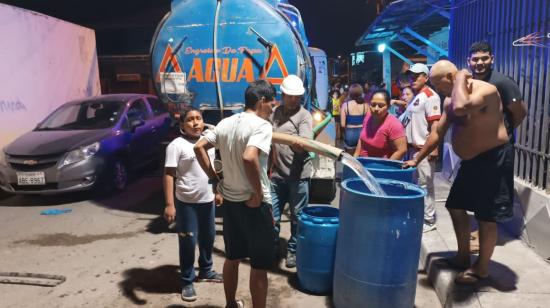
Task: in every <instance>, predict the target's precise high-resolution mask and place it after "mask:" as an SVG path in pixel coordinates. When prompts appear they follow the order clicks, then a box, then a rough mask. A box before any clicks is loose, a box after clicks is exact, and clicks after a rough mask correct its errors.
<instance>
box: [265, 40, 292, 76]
mask: <svg viewBox="0 0 550 308" xmlns="http://www.w3.org/2000/svg"><path fill="white" fill-rule="evenodd" d="M275 62H277V64H278V65H279V68H280V69H281V72H282V73H283V77H268V76H269V71H271V68H272V67H273V64H274V63H275ZM286 76H288V70H287V68H286V64H285V61H284V60H283V57H282V56H281V52H280V51H279V47H277V45H273V48H272V49H271V54H270V56H269V59H268V60H267V64H266V65H265V69H264V70H263V72H262V74H261V75H260V79H266V80H267V81H269V82H271V83H272V84H274V85H280V84H281V83H282V82H283V79H284V78H285V77H286Z"/></svg>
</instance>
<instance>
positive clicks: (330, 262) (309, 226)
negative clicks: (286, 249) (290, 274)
mask: <svg viewBox="0 0 550 308" xmlns="http://www.w3.org/2000/svg"><path fill="white" fill-rule="evenodd" d="M337 231H338V209H337V208H333V207H329V206H308V207H306V208H304V209H303V211H302V214H301V215H300V217H298V242H297V246H296V269H297V274H298V281H299V282H300V286H301V287H302V288H304V289H305V290H307V291H310V292H313V293H318V294H321V293H330V291H331V290H332V277H333V268H334V254H335V249H336V234H337Z"/></svg>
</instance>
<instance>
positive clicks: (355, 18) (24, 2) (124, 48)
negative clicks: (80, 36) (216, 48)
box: [0, 0, 376, 57]
mask: <svg viewBox="0 0 550 308" xmlns="http://www.w3.org/2000/svg"><path fill="white" fill-rule="evenodd" d="M0 2H2V3H6V4H10V5H14V6H18V7H22V8H26V9H30V10H34V11H37V12H40V13H43V14H46V15H50V16H53V17H57V18H60V19H63V20H66V21H69V22H73V23H76V24H79V25H82V26H85V27H89V28H92V29H95V30H96V36H97V42H98V52H99V54H100V55H102V54H143V53H148V51H149V43H150V39H151V37H152V35H153V32H154V30H155V28H156V25H157V24H158V22H159V21H160V19H161V18H162V17H163V16H164V14H165V13H166V12H168V10H169V9H170V7H169V6H170V2H171V1H170V0H88V1H83V0H0ZM289 2H290V3H291V4H292V5H294V6H296V7H297V8H298V9H299V10H300V12H301V14H302V19H303V20H304V24H305V27H306V33H307V36H308V39H309V43H310V46H312V47H318V48H321V49H323V50H324V51H325V52H327V54H328V55H329V57H336V56H338V55H342V56H344V55H346V54H349V52H351V51H353V50H354V44H355V41H356V40H357V39H358V38H359V37H360V36H361V34H363V32H365V30H366V29H367V28H368V26H369V25H370V23H371V22H372V21H373V20H374V18H375V17H376V7H375V4H373V3H368V2H375V1H373V0H371V1H368V0H339V1H335V0H289Z"/></svg>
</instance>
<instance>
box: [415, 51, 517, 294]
mask: <svg viewBox="0 0 550 308" xmlns="http://www.w3.org/2000/svg"><path fill="white" fill-rule="evenodd" d="M471 77H472V76H471V75H470V73H468V72H467V71H466V70H461V71H458V70H457V68H456V66H455V65H454V64H453V63H451V62H449V61H446V60H442V61H438V62H437V63H436V64H435V65H434V66H433V67H432V69H431V71H430V80H431V81H432V84H433V85H434V86H435V87H436V89H437V90H438V91H439V92H440V93H442V94H444V95H445V96H447V97H448V98H447V99H446V100H445V104H444V110H443V114H442V116H441V119H440V120H439V124H438V127H437V130H436V131H433V132H432V133H431V134H430V136H429V138H428V141H427V142H426V145H425V146H424V147H423V148H422V150H421V151H420V153H419V154H418V156H417V157H416V159H415V160H409V161H406V162H405V163H404V164H405V166H416V165H417V164H418V162H419V161H421V160H422V159H424V158H425V157H426V156H427V155H428V154H429V153H430V152H431V151H432V150H433V149H435V147H437V145H438V143H439V142H440V141H441V140H442V139H443V137H444V135H445V133H446V132H447V130H448V129H449V127H451V126H452V145H453V150H454V151H455V152H456V154H457V155H458V156H459V157H460V158H461V159H462V160H463V161H462V165H461V167H460V170H459V171H458V174H457V177H456V179H455V181H454V183H453V186H452V188H451V191H450V193H449V197H448V198H447V203H446V205H445V206H446V207H447V209H448V210H449V213H450V214H451V218H452V220H453V227H454V229H455V235H456V239H457V243H458V254H457V255H456V256H455V257H454V258H451V259H446V263H447V264H449V265H451V266H453V267H456V268H458V269H461V270H462V272H461V273H460V274H459V275H458V276H457V277H456V279H455V282H457V283H461V284H474V283H476V282H477V281H479V280H481V279H484V278H486V277H487V276H488V275H489V262H490V260H491V256H492V254H493V250H494V248H495V245H496V241H497V224H496V222H500V221H503V220H506V219H509V218H511V217H512V200H513V188H514V186H513V163H514V162H513V155H512V154H513V148H512V145H511V144H510V143H509V142H508V134H507V132H506V127H505V125H504V116H503V113H502V103H501V100H500V96H499V94H498V91H497V88H496V87H495V86H493V85H491V84H489V83H487V82H484V81H481V80H474V79H472V78H471ZM449 98H450V99H449ZM466 211H471V212H474V213H475V217H476V219H477V221H478V223H479V235H480V237H479V246H480V251H479V257H478V259H477V260H476V262H475V263H474V264H473V265H471V264H470V241H469V239H470V221H469V218H468V215H467V214H466Z"/></svg>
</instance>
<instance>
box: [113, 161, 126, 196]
mask: <svg viewBox="0 0 550 308" xmlns="http://www.w3.org/2000/svg"><path fill="white" fill-rule="evenodd" d="M112 170H113V171H112V179H111V183H112V185H113V188H114V189H115V190H117V191H123V190H124V189H126V186H127V185H128V169H127V168H126V165H125V164H124V162H123V161H121V160H116V161H115V162H114V164H113V169H112Z"/></svg>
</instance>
